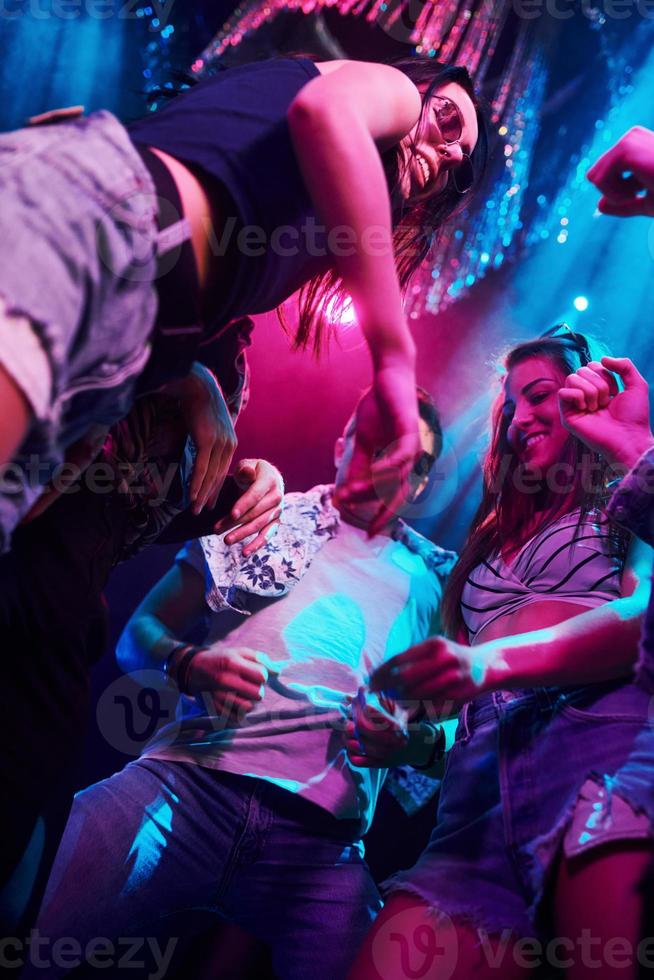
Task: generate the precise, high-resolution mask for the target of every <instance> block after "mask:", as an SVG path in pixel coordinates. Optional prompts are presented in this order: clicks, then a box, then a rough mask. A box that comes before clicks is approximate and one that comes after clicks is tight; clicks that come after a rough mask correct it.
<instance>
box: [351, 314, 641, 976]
mask: <svg viewBox="0 0 654 980" xmlns="http://www.w3.org/2000/svg"><path fill="white" fill-rule="evenodd" d="M589 363H592V364H593V365H594V366H595V367H598V365H597V364H596V363H595V362H594V361H593V362H591V357H590V350H589V342H588V340H587V338H585V337H583V336H582V335H580V334H575V333H572V332H571V331H570V330H569V329H568V328H565V327H561V328H557V329H556V330H555V331H550V332H548V333H547V334H545V335H543V337H540V338H538V339H536V340H534V341H529V342H527V343H523V344H520V345H519V346H517V347H515V348H514V349H513V350H511V351H510V352H509V354H508V355H507V357H506V359H505V368H506V373H505V377H504V379H503V384H502V391H501V393H500V396H499V397H498V400H497V401H496V404H495V406H494V410H493V414H492V423H491V429H492V436H491V446H490V450H489V452H488V455H487V458H486V461H485V466H484V488H483V496H482V502H481V505H480V507H479V510H478V512H477V515H476V517H475V519H474V521H473V525H472V529H471V531H470V533H469V536H468V539H467V541H466V543H465V545H464V547H463V549H462V553H461V557H460V559H459V562H458V564H457V566H455V568H454V570H453V572H452V575H451V577H450V581H449V584H448V587H447V590H446V594H445V598H444V603H443V622H444V625H445V627H446V628H447V630H448V632H449V635H450V636H451V637H456V641H455V640H454V639H446V638H444V637H436V638H434V639H432V640H428V641H427V642H426V643H424V644H422V645H421V646H419V647H414V648H412V649H411V650H408V651H406V652H405V653H403V654H400V655H399V656H398V657H395V658H394V659H393V660H391V661H389V662H388V664H387V665H384V667H383V668H382V669H380V670H379V671H377V672H376V674H375V675H373V678H372V681H371V686H372V687H373V688H376V689H380V690H384V691H386V692H387V693H388V694H390V695H392V696H395V697H405V698H410V699H412V700H413V699H415V700H418V701H421V702H422V703H423V704H426V705H427V707H428V709H429V710H430V711H431V712H432V713H433V712H438V713H439V714H440V715H442V716H446V713H450V714H451V713H452V705H453V703H454V704H457V705H458V706H461V704H463V710H462V711H461V713H460V717H459V724H458V728H457V733H456V738H455V741H454V745H453V747H452V748H451V750H450V752H449V754H448V759H447V763H446V769H445V777H444V780H443V784H442V788H441V795H440V799H439V807H438V814H437V820H436V826H435V828H434V831H433V833H432V836H431V838H430V841H429V844H428V846H427V848H426V849H425V851H424V852H423V854H422V855H421V857H420V858H419V860H418V862H417V863H416V865H415V866H414V867H413V868H412V869H410V870H409V871H406V872H401V873H399V874H398V875H395V876H394V877H393V878H392V879H390V880H389V881H388V882H387V883H386V892H387V894H388V895H389V898H388V901H387V904H386V907H385V909H384V911H383V912H382V913H381V915H380V917H379V919H378V920H377V922H376V923H375V926H374V927H373V930H372V931H371V933H370V935H369V937H368V939H367V940H366V943H365V945H364V947H363V949H362V951H361V953H360V955H359V958H358V961H357V964H356V966H355V969H354V971H353V973H352V980H372V978H377V980H378V978H379V976H381V974H380V973H379V971H378V970H377V967H376V965H375V964H376V963H379V962H381V961H382V960H383V962H384V964H385V969H384V973H383V977H384V980H395V978H397V980H399V978H401V977H404V976H405V975H406V968H407V963H408V962H409V960H406V963H405V962H404V960H405V959H406V958H407V956H411V957H413V958H412V959H411V963H412V964H413V966H414V967H415V965H416V964H415V960H416V957H417V956H418V954H417V953H416V952H415V950H414V949H413V946H412V943H413V944H414V945H415V946H416V947H418V946H419V948H420V949H421V950H422V957H423V959H424V958H425V957H427V955H428V954H429V951H430V949H431V955H435V953H436V950H443V949H445V950H446V951H447V949H451V948H452V947H453V946H454V945H455V944H456V948H457V949H458V954H457V956H456V957H455V958H454V957H453V958H452V961H451V964H452V969H451V970H448V971H447V972H446V973H444V974H443V975H446V976H447V977H453V978H455V980H468V978H470V977H472V976H474V977H475V980H478V978H487V980H491V978H494V977H497V976H498V971H497V966H498V963H499V962H500V961H499V960H498V959H497V957H498V956H499V955H500V951H501V950H503V951H504V953H503V955H502V960H501V974H499V975H501V976H502V980H514V978H515V980H517V978H518V977H520V978H523V977H525V976H527V975H529V974H530V973H532V972H533V971H532V970H531V969H530V967H531V965H532V964H535V958H534V957H530V958H529V960H528V961H527V960H526V959H525V958H524V957H522V958H521V956H520V955H517V954H518V953H519V950H520V947H519V946H514V945H513V944H515V943H517V942H518V941H519V940H521V939H524V938H526V937H529V938H530V940H533V941H535V942H536V943H538V944H540V945H539V946H538V948H539V949H540V950H541V952H542V956H541V962H543V963H547V964H548V966H549V967H550V968H552V967H560V966H561V965H562V964H561V960H564V961H565V963H564V964H563V965H565V968H566V973H565V975H566V977H569V978H573V980H582V978H586V977H590V976H601V977H602V980H605V978H609V977H614V976H616V977H617V976H618V975H619V976H620V977H629V978H631V980H633V978H635V977H636V975H637V970H638V963H637V957H636V951H637V948H638V944H639V941H640V938H641V937H640V928H641V923H642V921H643V920H642V915H643V912H644V903H643V899H642V894H641V891H640V886H641V884H642V881H643V879H644V877H645V873H646V870H647V868H648V866H649V863H650V861H651V854H652V836H653V834H652V824H653V821H654V805H652V804H644V803H643V797H645V796H647V794H644V793H643V792H642V785H643V781H644V780H652V779H653V778H654V733H653V731H652V726H651V723H650V722H649V716H650V714H651V708H650V694H649V693H648V692H647V691H645V690H644V689H643V688H640V687H639V686H638V685H637V684H636V683H634V681H633V665H634V662H635V660H636V654H637V647H638V637H639V632H640V623H641V620H642V616H643V613H644V611H645V608H646V606H647V600H648V593H649V572H650V571H651V558H650V552H649V549H646V548H645V547H644V546H643V545H642V544H640V543H639V542H636V541H633V542H632V541H630V540H629V538H628V535H627V534H626V532H624V531H621V530H620V529H619V528H618V527H617V526H616V525H614V524H612V523H611V522H610V521H609V520H608V519H607V517H606V516H605V514H604V503H605V501H606V498H607V495H608V490H607V488H608V485H609V482H610V480H611V477H612V475H613V474H612V471H611V470H610V468H609V466H608V464H607V463H606V462H605V461H603V460H602V459H601V458H600V457H599V456H597V455H596V454H592V453H590V452H589V451H588V450H587V449H586V447H585V446H584V445H583V444H582V443H581V441H580V440H578V439H577V438H575V437H574V436H573V435H571V434H570V433H569V432H568V430H567V429H566V428H565V427H564V425H563V422H562V417H561V412H560V399H559V391H560V390H561V389H562V388H563V387H565V386H566V379H567V378H568V377H569V376H570V375H571V374H575V378H576V379H580V380H579V381H578V383H579V384H583V381H584V371H588V370H592V369H591V368H589V367H588V365H589ZM600 370H601V366H600ZM611 385H612V388H611V390H612V392H613V394H612V396H611V397H615V395H616V394H617V383H616V382H615V379H614V378H612V380H611ZM415 700H414V703H415ZM448 705H449V712H448V707H447V706H448ZM649 796H650V797H651V796H652V794H649ZM648 798H649V797H648ZM650 809H651V811H652V812H649V810H650ZM434 912H437V913H438V915H436V916H435V915H434ZM439 916H440V918H439ZM389 923H392V925H393V929H392V931H393V935H394V936H395V940H394V941H393V942H391V941H390V939H389V938H388V937H389ZM589 934H592V935H593V936H594V937H597V939H598V940H601V941H602V947H601V948H602V949H604V944H606V943H607V942H609V940H610V939H611V938H612V937H614V936H620V937H621V938H622V937H624V939H625V942H626V943H630V944H631V949H632V961H631V964H630V965H625V963H621V966H620V972H619V974H618V973H617V972H616V967H615V965H614V963H613V962H611V961H610V959H607V960H602V962H601V963H598V965H599V966H601V969H600V970H599V972H597V969H595V972H593V971H592V970H591V971H590V973H589V972H587V971H588V969H589V968H588V957H587V956H586V954H582V946H583V936H584V935H589ZM647 935H649V933H647ZM398 936H399V937H400V940H401V941H398ZM418 936H420V937H421V939H420V944H418V940H417V938H416V937H418ZM412 937H413V938H412ZM554 937H559V938H557V939H556V940H554ZM561 937H563V938H561ZM507 942H509V945H507ZM552 942H554V945H552ZM403 943H404V946H403ZM548 943H549V945H548ZM556 943H560V944H562V946H561V948H560V949H559V948H558V947H556ZM532 948H534V947H533V946H531V945H530V949H532ZM598 948H599V947H598ZM563 950H565V955H563ZM484 951H485V952H484ZM546 951H549V952H546ZM548 956H549V957H553V959H552V958H550V959H548ZM403 957H404V959H403ZM598 958H599V959H601V954H598ZM593 962H595V961H593ZM387 964H388V969H386V965H387ZM393 964H395V966H394V965H393ZM394 970H395V972H394ZM402 970H404V972H402ZM424 975H429V976H432V975H433V976H439V975H440V974H437V973H433V974H432V973H429V974H427V973H425V974H424Z"/></svg>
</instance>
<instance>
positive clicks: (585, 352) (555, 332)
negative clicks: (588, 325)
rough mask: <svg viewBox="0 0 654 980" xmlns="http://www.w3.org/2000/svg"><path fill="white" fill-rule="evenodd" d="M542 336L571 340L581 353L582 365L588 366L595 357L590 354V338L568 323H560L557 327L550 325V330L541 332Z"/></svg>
mask: <svg viewBox="0 0 654 980" xmlns="http://www.w3.org/2000/svg"><path fill="white" fill-rule="evenodd" d="M541 337H560V338H561V339H564V340H569V341H570V343H571V344H572V346H573V347H574V348H575V350H576V351H577V353H578V354H579V360H580V361H581V366H582V367H586V365H587V364H590V362H591V361H592V359H593V358H592V357H591V354H590V347H589V344H588V338H587V337H585V336H584V334H583V333H576V332H575V331H574V330H572V329H571V327H569V326H568V324H567V323H559V324H558V325H557V326H556V327H550V329H549V330H546V331H545V333H542V334H541Z"/></svg>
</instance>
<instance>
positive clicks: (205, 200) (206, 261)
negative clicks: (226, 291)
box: [150, 146, 220, 300]
mask: <svg viewBox="0 0 654 980" xmlns="http://www.w3.org/2000/svg"><path fill="white" fill-rule="evenodd" d="M150 150H151V151H152V152H153V153H156V155H157V156H158V157H159V159H160V160H162V161H163V163H164V164H165V165H166V167H167V168H168V170H169V171H170V173H171V176H172V178H173V180H174V181H175V185H176V186H177V190H178V191H179V196H180V198H181V201H182V207H183V209H184V216H185V217H186V218H188V221H189V223H190V225H191V245H192V247H193V254H194V255H195V263H196V267H197V273H198V282H199V284H200V298H201V300H204V299H205V298H206V295H207V292H208V288H207V287H208V286H209V284H210V281H211V279H212V277H213V275H214V273H215V271H216V269H215V266H216V263H217V258H216V256H215V255H214V254H213V251H212V247H211V246H212V242H215V241H216V237H215V234H219V233H220V229H219V227H218V226H219V223H220V216H219V215H218V214H217V213H216V204H215V201H214V202H210V200H209V195H208V194H207V192H206V191H205V189H204V188H203V186H202V184H201V183H200V181H199V180H198V178H197V176H196V175H195V174H194V173H193V171H192V170H190V169H189V168H188V167H187V166H186V165H185V164H183V163H182V162H181V161H180V160H178V159H177V158H176V157H171V156H170V155H169V154H168V153H164V151H163V150H158V149H157V148H156V147H154V146H151V147H150Z"/></svg>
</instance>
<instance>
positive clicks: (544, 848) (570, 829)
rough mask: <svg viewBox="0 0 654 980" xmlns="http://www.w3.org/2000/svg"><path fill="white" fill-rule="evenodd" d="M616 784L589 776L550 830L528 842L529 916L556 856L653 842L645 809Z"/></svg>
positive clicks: (615, 780)
mask: <svg viewBox="0 0 654 980" xmlns="http://www.w3.org/2000/svg"><path fill="white" fill-rule="evenodd" d="M616 784H619V779H618V778H616V777H615V776H609V775H607V774H600V773H597V772H591V773H589V775H588V776H587V778H586V779H585V780H584V782H583V783H582V785H581V786H580V787H579V790H578V791H577V794H576V795H575V797H574V799H573V800H572V801H571V803H570V804H569V805H568V806H567V807H566V809H565V810H564V812H563V814H562V815H561V817H560V819H559V820H558V822H557V823H556V825H555V826H554V827H553V828H552V830H550V831H548V833H546V834H543V835H541V836H540V837H538V838H535V839H534V840H533V841H532V843H531V845H530V847H529V848H528V853H529V854H530V856H531V858H532V860H533V868H534V870H533V879H532V888H533V895H534V898H533V901H532V903H531V905H530V907H529V913H530V915H532V916H536V914H537V911H538V908H539V906H540V903H541V901H542V898H543V892H544V890H545V887H546V885H547V883H548V881H549V876H550V872H551V870H552V866H553V864H554V862H555V860H556V858H557V857H558V856H560V855H564V856H565V857H567V858H575V857H578V856H580V855H583V854H587V853H588V852H589V851H591V850H593V849H594V848H597V847H601V846H603V845H606V844H609V843H611V842H614V841H620V840H649V841H651V842H654V826H653V820H652V816H651V815H650V814H649V812H648V809H647V807H645V806H644V805H643V804H642V803H640V802H639V801H637V800H634V799H632V798H631V797H632V794H630V793H629V791H628V789H626V788H625V787H624V786H620V789H619V790H618V789H616ZM633 795H637V794H633Z"/></svg>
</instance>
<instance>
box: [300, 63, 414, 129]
mask: <svg viewBox="0 0 654 980" xmlns="http://www.w3.org/2000/svg"><path fill="white" fill-rule="evenodd" d="M315 64H316V68H317V69H318V71H319V72H320V76H319V77H318V78H314V79H313V80H312V81H311V82H309V84H308V85H306V86H305V88H304V89H303V90H302V92H301V93H300V98H301V99H302V100H308V101H311V102H312V104H314V105H315V104H316V103H318V104H323V105H326V106H329V107H331V108H332V110H333V109H334V107H339V106H340V107H344V108H348V109H349V108H352V107H353V106H355V105H356V107H357V108H358V110H359V111H360V113H361V114H362V116H363V118H365V120H366V122H367V124H368V127H369V129H370V132H371V134H372V136H373V138H374V139H375V140H378V141H379V142H380V144H384V146H392V145H393V144H394V143H396V142H397V141H398V140H400V139H401V138H402V137H403V136H405V135H406V134H407V133H408V132H409V131H410V130H411V128H412V127H413V126H415V124H416V123H417V121H418V119H419V118H420V113H421V111H422V99H421V96H420V92H419V91H418V89H417V88H416V86H415V85H414V84H413V82H412V81H411V79H410V78H409V77H408V75H405V74H404V72H402V71H400V70H399V68H395V67H393V65H383V64H380V63H379V62H376V61H351V60H350V59H340V60H339V59H335V60H333V61H321V62H317V63H315Z"/></svg>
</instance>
